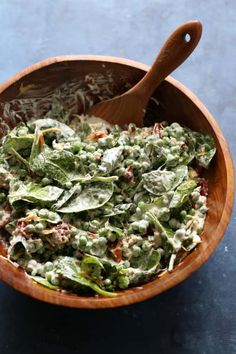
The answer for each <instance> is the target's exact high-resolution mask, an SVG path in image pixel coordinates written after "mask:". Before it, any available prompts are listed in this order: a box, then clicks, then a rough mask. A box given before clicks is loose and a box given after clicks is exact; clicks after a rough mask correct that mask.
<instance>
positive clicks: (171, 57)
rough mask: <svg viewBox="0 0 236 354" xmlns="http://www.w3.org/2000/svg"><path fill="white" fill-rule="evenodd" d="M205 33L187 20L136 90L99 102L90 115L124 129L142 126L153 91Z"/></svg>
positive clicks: (196, 23) (195, 22) (166, 45)
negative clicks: (133, 124)
mask: <svg viewBox="0 0 236 354" xmlns="http://www.w3.org/2000/svg"><path fill="white" fill-rule="evenodd" d="M201 34H202V25H201V22H199V21H196V20H194V21H188V22H186V23H184V24H183V25H181V26H180V27H178V28H177V29H176V30H175V31H174V32H173V33H172V34H171V36H170V37H169V38H168V39H167V41H166V42H165V44H164V46H163V47H162V48H161V50H160V52H159V54H158V56H157V58H156V60H155V61H154V63H153V64H152V66H151V68H150V70H149V71H148V72H147V73H146V75H145V76H144V77H143V78H142V80H140V81H139V82H138V83H137V84H136V85H135V86H134V87H132V88H131V89H130V90H128V91H127V92H125V93H123V94H122V95H120V96H117V97H115V98H112V99H110V100H106V101H103V102H100V103H98V104H96V105H95V106H93V107H92V108H91V109H90V110H89V111H88V112H87V113H88V114H89V115H94V116H96V117H100V118H103V119H105V120H107V121H109V122H110V123H112V124H119V125H121V126H123V125H125V124H128V123H131V122H132V123H135V124H136V125H138V126H142V125H143V116H144V113H145V109H146V106H147V103H148V100H149V98H150V97H151V95H152V93H153V92H154V90H155V89H156V88H157V87H158V86H159V84H160V83H161V82H162V81H163V80H164V79H165V78H166V77H167V76H168V75H169V74H170V73H172V71H173V70H175V69H176V68H177V67H178V66H180V65H181V64H182V63H183V62H184V61H185V60H186V59H187V58H188V56H189V55H190V54H191V53H192V51H193V50H194V48H195V47H196V45H197V44H198V42H199V40H200V38H201Z"/></svg>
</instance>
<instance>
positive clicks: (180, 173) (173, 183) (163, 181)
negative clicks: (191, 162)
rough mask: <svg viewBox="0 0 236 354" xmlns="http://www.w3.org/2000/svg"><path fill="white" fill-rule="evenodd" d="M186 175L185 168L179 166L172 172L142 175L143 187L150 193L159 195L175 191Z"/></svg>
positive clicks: (164, 171) (152, 172) (158, 171)
mask: <svg viewBox="0 0 236 354" xmlns="http://www.w3.org/2000/svg"><path fill="white" fill-rule="evenodd" d="M187 175H188V168H187V166H184V165H181V166H178V167H177V168H175V169H174V170H171V171H169V170H160V169H158V170H156V171H151V172H149V173H145V174H144V175H143V179H142V181H143V187H144V188H145V189H146V190H147V191H148V192H150V193H152V194H155V195H161V194H162V193H165V192H168V191H170V190H173V189H175V188H176V187H177V186H178V185H179V184H180V183H181V182H182V181H183V179H184V178H186V177H187Z"/></svg>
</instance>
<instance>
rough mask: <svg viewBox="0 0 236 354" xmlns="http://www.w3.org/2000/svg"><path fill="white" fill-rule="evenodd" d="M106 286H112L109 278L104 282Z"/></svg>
mask: <svg viewBox="0 0 236 354" xmlns="http://www.w3.org/2000/svg"><path fill="white" fill-rule="evenodd" d="M104 285H106V286H109V285H111V279H109V278H107V279H105V280H104Z"/></svg>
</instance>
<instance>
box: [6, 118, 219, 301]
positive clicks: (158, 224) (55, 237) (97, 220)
mask: <svg viewBox="0 0 236 354" xmlns="http://www.w3.org/2000/svg"><path fill="white" fill-rule="evenodd" d="M65 123H67V124H65ZM215 151H216V149H215V144H214V140H213V138H212V137H210V136H208V135H204V134H201V133H198V132H193V131H191V130H190V129H188V128H186V127H182V126H180V125H179V124H178V123H172V124H168V123H167V122H161V123H156V124H155V125H154V126H151V127H145V128H138V127H136V126H135V125H134V124H129V126H128V127H126V129H124V130H122V129H121V128H120V127H119V126H116V125H114V126H111V125H110V124H108V123H107V122H105V121H103V120H101V119H99V118H96V117H86V116H83V115H81V116H75V118H74V119H73V120H71V121H70V123H69V122H68V121H66V122H65V121H63V118H62V119H60V120H56V119H52V118H48V117H46V118H44V119H38V120H32V121H31V122H29V123H26V124H25V123H20V124H18V125H17V126H16V127H15V128H14V129H13V130H11V131H10V132H9V133H8V134H7V135H6V136H5V137H4V138H3V139H2V144H1V147H0V200H1V207H0V228H3V229H5V230H6V231H7V235H8V236H6V240H7V242H8V245H9V247H8V257H9V259H10V260H11V261H13V262H14V264H16V265H17V266H20V267H23V268H24V269H25V271H26V272H27V273H28V274H29V275H30V276H31V277H32V278H33V279H34V280H35V281H37V282H39V283H40V284H42V285H43V286H46V287H49V288H51V289H54V290H57V289H65V290H68V291H72V292H75V293H79V294H82V295H83V294H84V295H88V294H100V295H104V296H116V294H115V291H116V290H119V289H126V288H128V287H130V286H136V285H141V284H143V283H145V282H147V281H149V280H150V279H151V278H153V277H154V276H158V275H159V276H160V275H161V274H163V272H166V271H172V270H173V268H174V266H175V264H177V263H178V262H179V261H180V260H181V259H182V258H183V256H184V255H186V254H187V253H188V252H190V251H191V250H192V249H193V248H194V247H195V246H196V245H197V244H198V243H200V242H201V231H202V229H203V226H204V220H205V217H206V213H207V206H206V202H207V181H206V180H205V179H204V178H202V177H201V175H200V172H201V169H204V168H208V166H209V163H210V161H211V159H212V158H213V156H214V154H215Z"/></svg>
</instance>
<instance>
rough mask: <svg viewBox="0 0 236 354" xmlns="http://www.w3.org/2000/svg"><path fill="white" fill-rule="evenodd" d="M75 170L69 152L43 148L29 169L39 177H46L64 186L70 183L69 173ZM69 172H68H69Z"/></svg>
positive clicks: (71, 155) (73, 160)
mask: <svg viewBox="0 0 236 354" xmlns="http://www.w3.org/2000/svg"><path fill="white" fill-rule="evenodd" d="M74 168H75V158H74V155H73V154H72V153H70V152H69V151H63V152H58V151H52V150H51V149H49V148H45V149H44V150H43V151H42V152H41V153H40V154H39V155H38V156H37V158H34V159H33V162H32V166H31V169H32V171H33V172H35V173H36V174H39V175H46V176H47V177H49V178H50V179H53V180H55V181H57V182H58V183H60V184H61V185H62V186H64V185H65V184H66V183H67V182H70V181H71V177H70V174H71V171H73V169H74ZM69 171H70V172H69Z"/></svg>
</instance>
